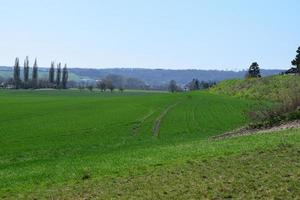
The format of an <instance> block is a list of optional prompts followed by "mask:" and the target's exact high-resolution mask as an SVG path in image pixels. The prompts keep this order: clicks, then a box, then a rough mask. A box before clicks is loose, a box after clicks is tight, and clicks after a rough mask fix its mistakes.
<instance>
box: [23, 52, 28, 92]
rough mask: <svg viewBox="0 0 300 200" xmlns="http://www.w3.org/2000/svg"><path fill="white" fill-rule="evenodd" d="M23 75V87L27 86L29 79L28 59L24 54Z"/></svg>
mask: <svg viewBox="0 0 300 200" xmlns="http://www.w3.org/2000/svg"><path fill="white" fill-rule="evenodd" d="M23 75H24V86H25V88H27V87H28V81H29V59H28V56H26V58H25V61H24V70H23Z"/></svg>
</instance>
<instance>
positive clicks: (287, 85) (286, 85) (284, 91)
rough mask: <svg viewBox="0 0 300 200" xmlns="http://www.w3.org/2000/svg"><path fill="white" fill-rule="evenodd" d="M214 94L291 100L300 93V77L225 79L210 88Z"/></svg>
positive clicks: (279, 76) (269, 99)
mask: <svg viewBox="0 0 300 200" xmlns="http://www.w3.org/2000/svg"><path fill="white" fill-rule="evenodd" d="M210 92H211V93H214V94H225V95H230V96H235V97H243V98H250V99H258V100H261V99H264V100H268V101H280V102H283V101H289V100H290V99H289V98H292V97H293V96H295V94H299V92H300V77H299V76H294V75H277V76H270V77H264V78H250V79H233V80H225V81H222V82H220V83H219V84H217V85H216V86H214V87H213V88H211V89H210Z"/></svg>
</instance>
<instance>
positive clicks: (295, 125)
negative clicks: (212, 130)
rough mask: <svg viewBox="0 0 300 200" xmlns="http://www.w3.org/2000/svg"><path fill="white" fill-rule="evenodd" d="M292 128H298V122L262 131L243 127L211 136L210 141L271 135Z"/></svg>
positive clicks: (299, 123) (299, 125)
mask: <svg viewBox="0 0 300 200" xmlns="http://www.w3.org/2000/svg"><path fill="white" fill-rule="evenodd" d="M294 128H300V120H295V121H289V122H284V123H282V124H280V125H278V126H274V127H270V128H262V129H250V128H249V127H243V128H239V129H236V130H233V131H229V132H226V133H224V134H221V135H217V136H213V137H212V139H224V138H229V137H238V136H244V135H253V134H264V133H271V132H276V131H282V130H287V129H294Z"/></svg>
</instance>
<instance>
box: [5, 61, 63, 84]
mask: <svg viewBox="0 0 300 200" xmlns="http://www.w3.org/2000/svg"><path fill="white" fill-rule="evenodd" d="M54 65H55V64H54V62H51V67H50V69H49V79H48V80H45V79H39V77H38V72H39V71H38V65H37V59H35V61H34V64H33V67H32V72H31V73H30V67H29V59H28V57H26V58H25V60H24V66H23V78H21V67H20V61H19V58H18V57H17V58H16V59H15V65H14V67H13V79H12V80H8V84H12V85H14V88H15V89H20V88H23V89H29V88H33V89H37V88H41V87H47V88H58V89H61V88H63V89H66V88H67V82H68V69H67V65H66V64H65V66H64V68H63V69H62V68H61V63H59V64H58V65H57V68H56V70H55V68H54ZM55 71H56V77H55ZM30 74H31V79H30Z"/></svg>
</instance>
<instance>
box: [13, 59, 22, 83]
mask: <svg viewBox="0 0 300 200" xmlns="http://www.w3.org/2000/svg"><path fill="white" fill-rule="evenodd" d="M20 84H21V79H20V65H19V58H18V57H17V58H16V60H15V65H14V85H15V88H16V89H19V87H20Z"/></svg>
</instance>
